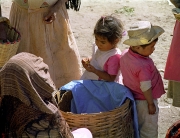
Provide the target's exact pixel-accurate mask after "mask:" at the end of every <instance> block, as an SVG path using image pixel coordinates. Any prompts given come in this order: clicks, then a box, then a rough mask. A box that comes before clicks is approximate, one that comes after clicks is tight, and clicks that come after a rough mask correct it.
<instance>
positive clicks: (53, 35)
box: [10, 0, 81, 86]
mask: <svg viewBox="0 0 180 138" xmlns="http://www.w3.org/2000/svg"><path fill="white" fill-rule="evenodd" d="M66 1H67V0H13V3H12V6H11V12H10V23H11V25H12V26H13V27H15V28H16V29H17V30H18V31H19V32H20V33H21V36H22V38H21V42H20V44H19V49H18V53H19V52H29V53H32V54H34V55H36V56H40V57H42V58H43V60H44V62H45V63H46V64H47V65H48V66H49V72H50V74H51V77H52V79H53V81H54V83H55V84H56V86H63V85H64V84H66V83H68V82H69V81H71V80H75V79H79V78H80V76H81V69H80V65H81V63H80V56H79V52H78V48H77V45H76V41H75V38H74V35H73V32H72V30H71V26H70V23H69V17H68V13H67V9H66V5H67V3H66ZM71 1H73V2H71V3H70V5H69V7H72V8H74V9H75V10H79V5H80V2H79V0H71ZM67 2H69V1H67ZM65 3H66V4H65Z"/></svg>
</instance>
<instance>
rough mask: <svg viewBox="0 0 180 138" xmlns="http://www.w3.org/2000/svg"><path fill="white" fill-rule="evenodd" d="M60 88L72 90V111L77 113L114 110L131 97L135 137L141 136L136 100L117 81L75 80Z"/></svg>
mask: <svg viewBox="0 0 180 138" xmlns="http://www.w3.org/2000/svg"><path fill="white" fill-rule="evenodd" d="M60 90H70V91H72V94H73V100H72V101H71V112H73V113H77V114H81V113H98V112H106V111H109V110H113V109H115V108H116V107H119V106H121V105H122V104H123V103H124V101H125V100H126V98H129V99H130V100H131V103H132V109H133V121H134V123H133V125H134V130H135V138H139V130H138V119H137V111H136V105H135V100H134V98H133V95H132V93H131V92H130V90H129V89H128V88H127V87H125V86H123V85H121V84H118V83H115V82H106V81H97V80H74V81H71V82H69V83H68V84H66V85H64V86H62V87H61V88H60Z"/></svg>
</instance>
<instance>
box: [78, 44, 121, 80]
mask: <svg viewBox="0 0 180 138" xmlns="http://www.w3.org/2000/svg"><path fill="white" fill-rule="evenodd" d="M92 48H93V53H92V58H91V61H90V64H91V65H92V66H94V67H95V68H96V69H97V70H100V71H103V70H104V64H105V63H106V61H107V60H108V59H109V58H110V57H111V56H114V55H115V54H121V51H120V50H119V49H118V48H114V49H111V50H109V51H100V50H99V49H98V47H97V46H96V44H93V47H92ZM87 79H91V80H98V79H99V77H98V76H97V75H96V74H94V73H92V72H88V71H87V70H85V72H84V73H83V75H82V76H81V80H87ZM119 80H122V76H121V73H120V70H119V72H118V74H117V77H116V79H115V82H118V83H122V81H119Z"/></svg>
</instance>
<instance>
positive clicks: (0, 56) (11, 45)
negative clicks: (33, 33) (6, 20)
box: [0, 26, 21, 67]
mask: <svg viewBox="0 0 180 138" xmlns="http://www.w3.org/2000/svg"><path fill="white" fill-rule="evenodd" d="M20 38H21V37H20V34H19V32H18V31H17V30H16V29H15V28H13V27H10V26H9V27H8V31H7V39H8V40H9V42H7V43H0V67H2V66H3V65H4V64H5V63H6V62H7V61H8V60H9V59H10V58H11V57H12V56H14V55H15V54H16V52H17V49H18V46H19V42H20Z"/></svg>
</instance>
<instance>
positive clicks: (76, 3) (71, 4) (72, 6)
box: [65, 0, 81, 11]
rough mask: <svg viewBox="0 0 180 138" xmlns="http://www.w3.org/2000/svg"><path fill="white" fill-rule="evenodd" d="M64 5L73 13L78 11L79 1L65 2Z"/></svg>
mask: <svg viewBox="0 0 180 138" xmlns="http://www.w3.org/2000/svg"><path fill="white" fill-rule="evenodd" d="M65 4H66V8H67V9H73V10H75V11H79V9H80V5H81V0H67V2H66V3H65Z"/></svg>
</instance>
